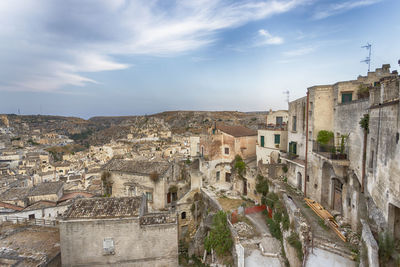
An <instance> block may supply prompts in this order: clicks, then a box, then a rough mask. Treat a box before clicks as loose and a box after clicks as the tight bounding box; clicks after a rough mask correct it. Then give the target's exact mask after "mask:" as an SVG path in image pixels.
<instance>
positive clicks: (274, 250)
mask: <svg viewBox="0 0 400 267" xmlns="http://www.w3.org/2000/svg"><path fill="white" fill-rule="evenodd" d="M246 217H247V218H249V220H250V221H251V222H252V223H253V225H254V226H255V227H256V229H257V231H258V232H259V233H260V234H261V236H262V237H261V238H260V240H259V243H261V245H262V247H263V248H264V252H263V253H262V252H261V250H260V249H250V251H247V253H245V254H246V256H245V259H244V262H245V266H246V267H247V266H250V267H259V266H260V267H261V266H272V267H281V266H283V265H282V264H281V262H280V260H279V258H278V255H279V252H280V245H281V244H280V242H279V241H278V240H276V239H275V238H273V237H272V236H271V234H270V232H269V229H268V226H267V224H266V223H265V218H264V215H263V214H262V213H261V212H258V213H252V214H248V215H246Z"/></svg>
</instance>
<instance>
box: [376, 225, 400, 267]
mask: <svg viewBox="0 0 400 267" xmlns="http://www.w3.org/2000/svg"><path fill="white" fill-rule="evenodd" d="M378 244H379V261H380V265H381V266H389V265H390V266H399V265H400V255H399V253H398V252H397V251H396V243H395V240H394V238H393V236H392V235H391V234H390V233H388V232H381V233H380V234H379V238H378Z"/></svg>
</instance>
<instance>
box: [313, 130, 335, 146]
mask: <svg viewBox="0 0 400 267" xmlns="http://www.w3.org/2000/svg"><path fill="white" fill-rule="evenodd" d="M333 137H334V135H333V132H331V131H325V130H321V131H319V132H318V136H317V142H318V143H320V144H322V145H327V144H329V142H331V141H332V140H333Z"/></svg>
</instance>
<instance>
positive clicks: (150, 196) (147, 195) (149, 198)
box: [146, 192, 153, 202]
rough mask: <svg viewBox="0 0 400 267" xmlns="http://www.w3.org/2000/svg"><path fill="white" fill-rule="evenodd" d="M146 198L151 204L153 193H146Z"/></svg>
mask: <svg viewBox="0 0 400 267" xmlns="http://www.w3.org/2000/svg"><path fill="white" fill-rule="evenodd" d="M146 198H147V201H149V202H153V193H151V192H146Z"/></svg>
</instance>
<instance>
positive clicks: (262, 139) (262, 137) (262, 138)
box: [260, 135, 264, 147]
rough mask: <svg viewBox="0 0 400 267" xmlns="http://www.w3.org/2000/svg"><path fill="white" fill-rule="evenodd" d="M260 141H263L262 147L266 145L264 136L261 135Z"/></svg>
mask: <svg viewBox="0 0 400 267" xmlns="http://www.w3.org/2000/svg"><path fill="white" fill-rule="evenodd" d="M260 139H261V140H260V143H261V147H264V136H262V135H261V136H260Z"/></svg>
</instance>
